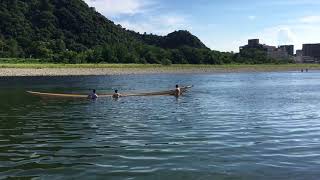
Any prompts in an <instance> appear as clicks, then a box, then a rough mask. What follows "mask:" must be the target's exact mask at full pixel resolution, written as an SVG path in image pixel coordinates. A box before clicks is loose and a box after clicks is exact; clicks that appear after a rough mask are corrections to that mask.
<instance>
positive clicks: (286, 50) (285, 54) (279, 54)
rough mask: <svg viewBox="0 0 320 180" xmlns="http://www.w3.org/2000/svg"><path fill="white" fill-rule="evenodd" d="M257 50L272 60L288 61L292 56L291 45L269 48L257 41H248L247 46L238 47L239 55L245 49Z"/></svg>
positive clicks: (292, 48) (292, 47)
mask: <svg viewBox="0 0 320 180" xmlns="http://www.w3.org/2000/svg"><path fill="white" fill-rule="evenodd" d="M253 48H254V49H258V50H261V51H264V52H266V54H267V56H268V57H270V58H273V59H288V58H291V57H292V56H293V50H294V46H293V45H283V46H279V47H278V48H277V47H276V46H269V45H265V44H260V42H259V39H249V40H248V44H247V45H245V46H241V47H240V54H241V53H242V51H243V50H245V49H253Z"/></svg>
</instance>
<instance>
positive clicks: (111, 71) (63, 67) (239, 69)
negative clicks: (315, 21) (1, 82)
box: [0, 64, 320, 77]
mask: <svg viewBox="0 0 320 180" xmlns="http://www.w3.org/2000/svg"><path fill="white" fill-rule="evenodd" d="M306 69H308V70H309V71H312V70H320V64H259V65H247V64H227V65H190V64H183V65H181V64H179V65H176V64H175V65H169V66H165V65H156V64H0V77H10V76H11V77H16V76H18V77H19V76H24V77H27V76H31V77H32V76H90V75H93V76H95V75H96V76H99V75H131V74H208V73H246V72H288V71H296V72H301V70H303V71H304V72H305V71H306Z"/></svg>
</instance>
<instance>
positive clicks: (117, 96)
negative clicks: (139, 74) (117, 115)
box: [112, 90, 123, 99]
mask: <svg viewBox="0 0 320 180" xmlns="http://www.w3.org/2000/svg"><path fill="white" fill-rule="evenodd" d="M122 96H123V95H121V94H120V93H118V90H115V91H114V94H113V95H112V97H113V98H115V99H117V98H119V97H122Z"/></svg>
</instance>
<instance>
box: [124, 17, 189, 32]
mask: <svg viewBox="0 0 320 180" xmlns="http://www.w3.org/2000/svg"><path fill="white" fill-rule="evenodd" d="M119 23H120V24H121V26H122V27H124V28H127V29H130V30H134V31H137V32H140V33H144V32H147V33H153V34H158V35H166V34H168V33H170V32H173V31H175V30H180V29H188V28H187V27H188V25H187V24H188V22H187V20H186V18H185V17H184V16H181V15H161V16H150V17H148V18H145V19H141V20H136V21H128V20H123V21H120V22H119ZM189 30H190V28H189Z"/></svg>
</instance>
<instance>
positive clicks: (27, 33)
mask: <svg viewBox="0 0 320 180" xmlns="http://www.w3.org/2000/svg"><path fill="white" fill-rule="evenodd" d="M0 57H20V58H41V59H44V60H45V61H50V62H58V63H60V62H61V63H99V62H106V63H163V64H170V63H192V64H200V63H206V64H220V63H230V62H236V61H237V58H235V56H234V55H233V54H231V53H221V52H218V51H211V50H210V49H208V48H207V47H206V46H205V45H204V44H203V43H202V42H201V41H200V40H199V39H198V38H197V37H196V36H194V35H192V34H191V33H190V32H188V31H175V32H173V33H170V34H168V35H167V36H157V35H151V34H139V33H136V32H134V31H130V30H126V29H124V28H122V27H121V26H120V25H115V24H114V23H113V22H112V21H110V20H108V19H107V18H106V17H104V16H102V15H101V14H99V13H98V12H96V11H95V9H94V8H90V7H89V6H88V5H87V4H86V3H85V2H83V1H82V0H0Z"/></svg>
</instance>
